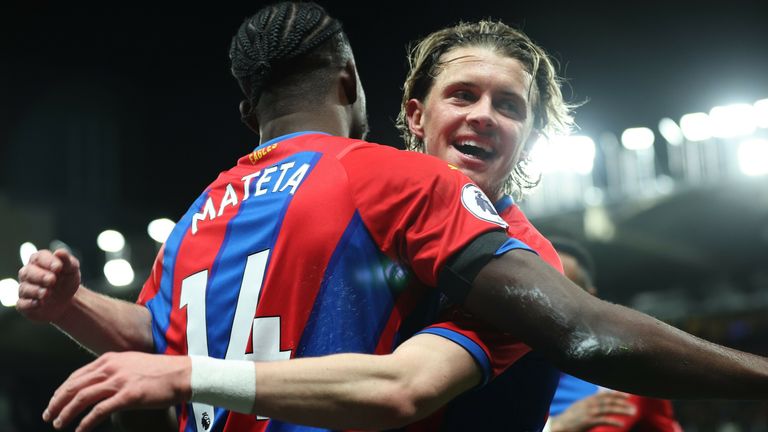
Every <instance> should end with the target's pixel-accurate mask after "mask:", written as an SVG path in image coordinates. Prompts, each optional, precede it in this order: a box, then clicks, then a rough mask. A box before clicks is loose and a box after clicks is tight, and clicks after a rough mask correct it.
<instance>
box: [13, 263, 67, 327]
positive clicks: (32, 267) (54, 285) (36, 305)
mask: <svg viewBox="0 0 768 432" xmlns="http://www.w3.org/2000/svg"><path fill="white" fill-rule="evenodd" d="M79 287H80V262H79V261H78V260H77V258H75V257H74V256H73V255H72V254H70V253H69V252H67V251H66V250H64V249H59V250H57V251H56V252H51V251H49V250H41V251H39V252H36V253H34V254H33V255H32V256H31V257H30V259H29V263H27V265H25V266H24V267H22V268H21V270H19V301H18V302H17V303H16V310H18V311H19V312H20V313H21V314H22V315H24V316H25V317H27V318H28V319H30V320H33V321H42V322H54V321H56V320H57V319H59V318H60V317H61V316H62V315H64V313H65V312H66V311H67V309H68V308H69V306H70V305H71V304H72V297H73V296H74V295H75V292H76V291H77V289H78V288H79Z"/></svg>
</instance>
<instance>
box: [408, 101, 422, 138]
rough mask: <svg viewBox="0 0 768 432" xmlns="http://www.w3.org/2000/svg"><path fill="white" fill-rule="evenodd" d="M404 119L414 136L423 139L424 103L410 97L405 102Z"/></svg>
mask: <svg viewBox="0 0 768 432" xmlns="http://www.w3.org/2000/svg"><path fill="white" fill-rule="evenodd" d="M405 119H406V120H407V121H408V129H409V130H410V131H411V133H412V134H413V135H414V136H416V138H419V139H424V124H423V123H424V104H423V103H422V102H421V101H420V100H418V99H410V100H409V101H408V102H406V104H405Z"/></svg>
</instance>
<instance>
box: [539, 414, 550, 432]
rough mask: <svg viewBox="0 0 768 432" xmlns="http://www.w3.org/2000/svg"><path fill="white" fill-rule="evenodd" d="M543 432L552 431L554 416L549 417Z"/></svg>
mask: <svg viewBox="0 0 768 432" xmlns="http://www.w3.org/2000/svg"><path fill="white" fill-rule="evenodd" d="M541 432H552V417H550V418H548V419H547V424H545V425H544V429H542V430H541Z"/></svg>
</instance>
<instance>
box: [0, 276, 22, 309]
mask: <svg viewBox="0 0 768 432" xmlns="http://www.w3.org/2000/svg"><path fill="white" fill-rule="evenodd" d="M17 301H19V283H18V282H16V280H15V279H10V278H8V279H3V280H0V304H2V305H3V306H5V307H14V306H16V302H17Z"/></svg>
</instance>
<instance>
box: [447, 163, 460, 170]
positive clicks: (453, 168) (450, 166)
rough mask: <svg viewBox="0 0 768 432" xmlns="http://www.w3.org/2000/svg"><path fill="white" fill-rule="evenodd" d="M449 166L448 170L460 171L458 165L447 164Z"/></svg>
mask: <svg viewBox="0 0 768 432" xmlns="http://www.w3.org/2000/svg"><path fill="white" fill-rule="evenodd" d="M447 165H448V168H450V169H452V170H457V169H459V167H457V166H456V165H451V164H447Z"/></svg>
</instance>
